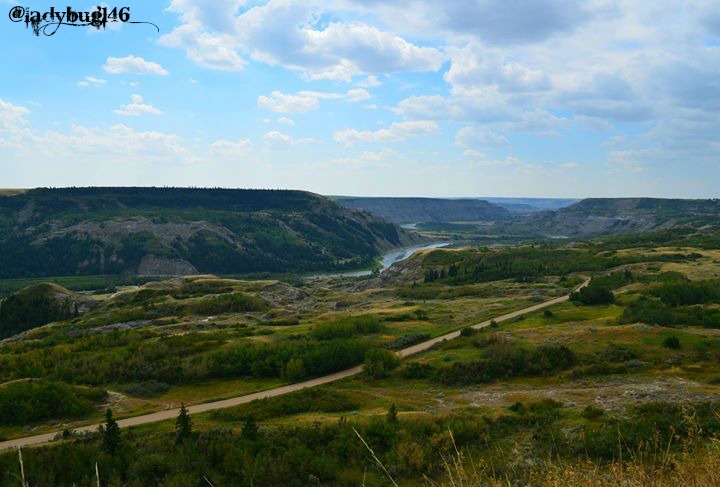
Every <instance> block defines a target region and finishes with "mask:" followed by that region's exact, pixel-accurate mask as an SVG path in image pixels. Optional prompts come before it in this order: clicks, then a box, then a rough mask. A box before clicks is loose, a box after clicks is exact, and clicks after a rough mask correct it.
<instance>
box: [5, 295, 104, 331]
mask: <svg viewBox="0 0 720 487" xmlns="http://www.w3.org/2000/svg"><path fill="white" fill-rule="evenodd" d="M93 306H94V303H93V300H92V298H89V297H84V296H80V295H78V294H75V293H73V292H71V291H68V290H67V289H65V288H63V287H61V286H58V285H56V284H49V283H42V284H35V285H33V286H28V287H26V288H24V289H22V290H20V291H18V292H17V293H14V294H11V295H10V296H8V297H7V298H5V299H3V300H0V338H6V337H9V336H12V335H15V334H16V333H20V332H23V331H26V330H29V329H31V328H35V327H37V326H42V325H45V324H47V323H51V322H53V321H61V320H66V319H68V318H71V317H73V316H78V315H79V314H80V313H82V312H85V311H87V310H88V309H90V308H92V307H93Z"/></svg>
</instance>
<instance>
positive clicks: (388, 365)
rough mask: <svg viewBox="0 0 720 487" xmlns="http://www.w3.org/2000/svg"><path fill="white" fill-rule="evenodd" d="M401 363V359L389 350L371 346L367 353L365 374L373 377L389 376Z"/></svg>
mask: <svg viewBox="0 0 720 487" xmlns="http://www.w3.org/2000/svg"><path fill="white" fill-rule="evenodd" d="M398 365H400V359H399V358H398V356H397V355H395V354H394V353H393V352H391V351H389V350H384V349H382V348H371V349H370V350H368V351H367V352H366V353H365V374H366V375H367V376H368V377H370V378H372V379H379V378H381V377H385V376H387V375H388V374H389V373H390V371H392V370H393V369H395V368H397V366H398Z"/></svg>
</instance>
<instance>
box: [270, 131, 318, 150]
mask: <svg viewBox="0 0 720 487" xmlns="http://www.w3.org/2000/svg"><path fill="white" fill-rule="evenodd" d="M263 140H264V141H265V143H266V144H268V145H270V146H272V147H277V148H281V147H286V146H289V145H296V144H310V143H312V142H315V139H311V138H303V139H296V138H294V137H292V136H290V135H288V134H284V133H282V132H278V131H277V130H271V131H270V132H267V133H266V134H265V135H264V136H263Z"/></svg>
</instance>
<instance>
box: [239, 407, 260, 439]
mask: <svg viewBox="0 0 720 487" xmlns="http://www.w3.org/2000/svg"><path fill="white" fill-rule="evenodd" d="M257 437H258V426H257V422H256V421H255V416H253V415H252V414H250V415H248V416H246V417H245V420H244V421H243V427H242V438H243V439H246V440H250V441H255V440H257Z"/></svg>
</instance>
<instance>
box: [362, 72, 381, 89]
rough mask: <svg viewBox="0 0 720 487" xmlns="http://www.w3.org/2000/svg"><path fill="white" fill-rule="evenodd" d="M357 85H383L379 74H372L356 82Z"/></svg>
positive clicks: (369, 86) (366, 86)
mask: <svg viewBox="0 0 720 487" xmlns="http://www.w3.org/2000/svg"><path fill="white" fill-rule="evenodd" d="M355 85H356V86H358V87H360V88H377V87H378V86H380V85H382V83H381V82H380V80H379V79H378V77H377V76H374V75H370V76H368V77H367V78H365V79H364V80H362V81H358V82H357V83H355Z"/></svg>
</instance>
